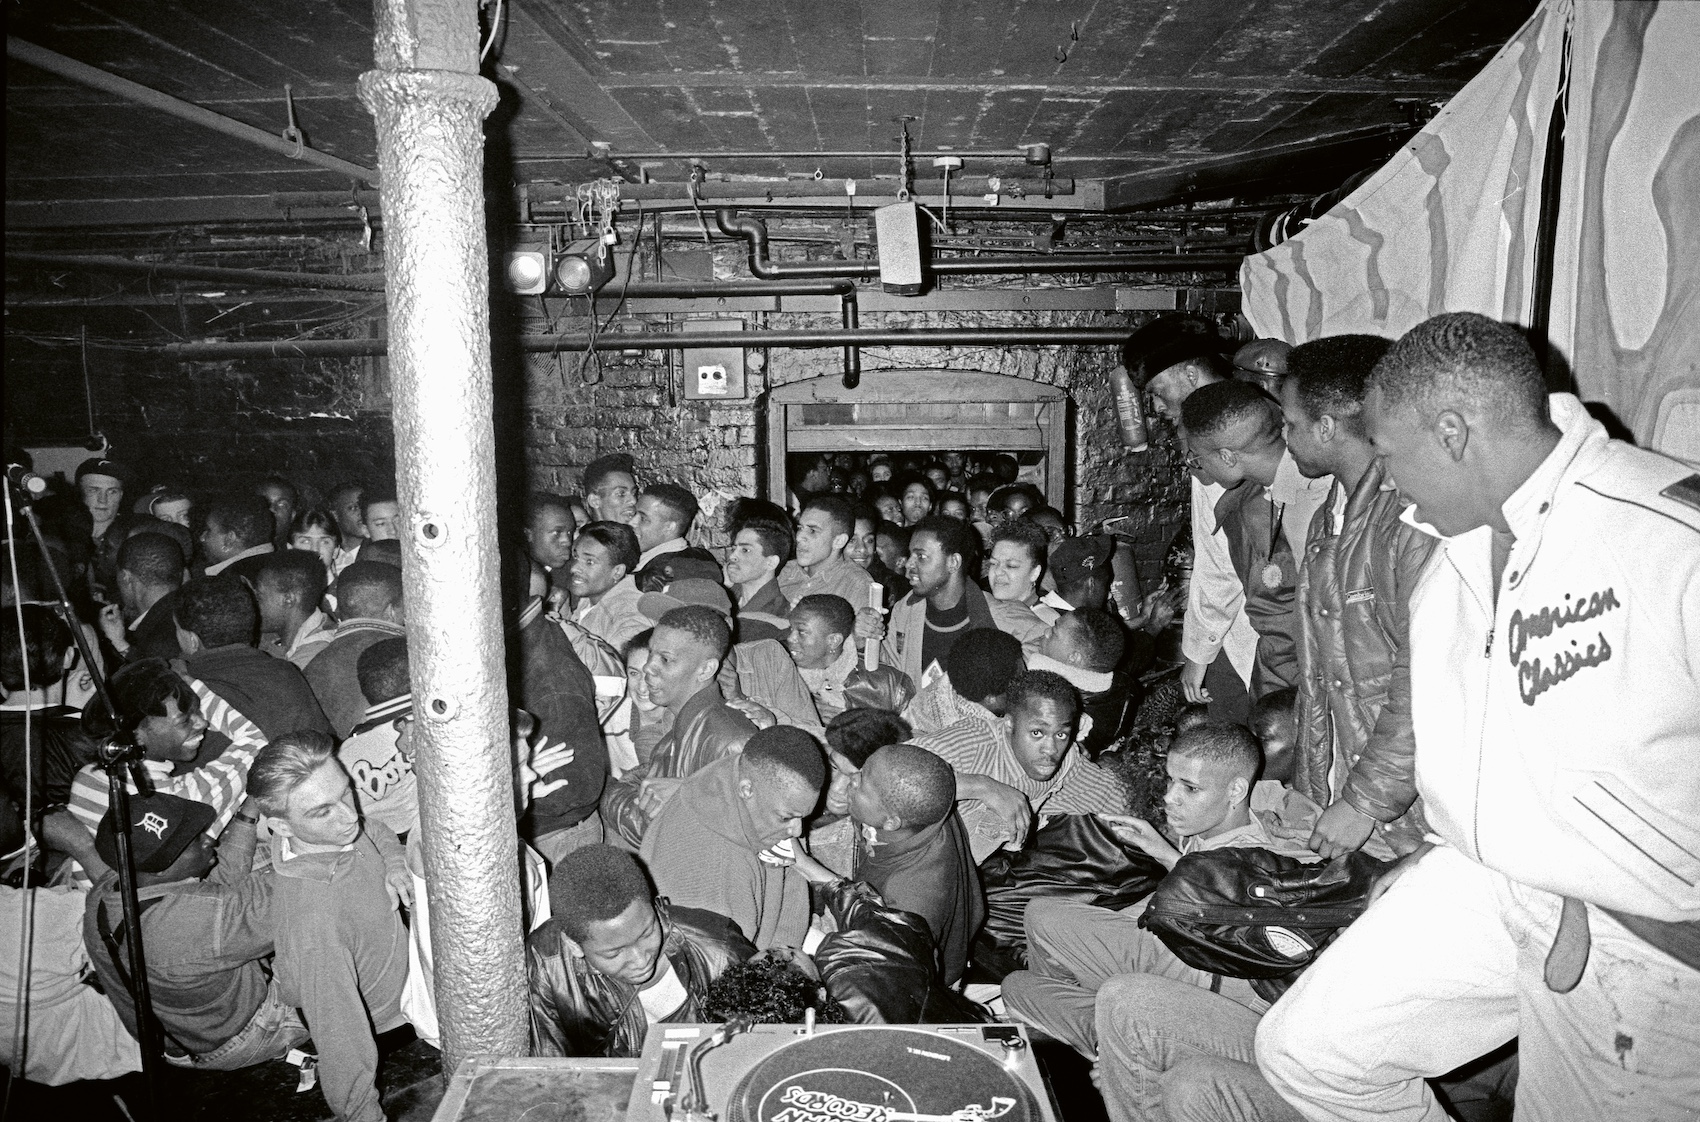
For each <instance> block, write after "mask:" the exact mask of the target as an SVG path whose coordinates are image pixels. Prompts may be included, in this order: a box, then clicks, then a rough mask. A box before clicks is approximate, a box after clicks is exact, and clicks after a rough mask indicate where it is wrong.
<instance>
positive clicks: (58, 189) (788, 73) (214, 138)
mask: <svg viewBox="0 0 1700 1122" xmlns="http://www.w3.org/2000/svg"><path fill="white" fill-rule="evenodd" d="M469 2H470V0H469ZM1534 6H1535V5H1534V2H1533V0H1508V2H1496V3H1489V4H1482V3H1469V2H1467V0H1466V2H1460V0H1329V2H1327V3H1321V4H1319V3H1315V2H1314V0H576V2H570V3H569V2H563V0H505V2H504V3H503V4H502V5H501V9H502V19H501V30H500V32H499V34H498V35H497V37H496V39H495V42H494V43H493V44H492V50H491V52H490V58H489V61H488V62H487V64H486V67H485V73H486V74H487V75H488V76H490V77H493V78H495V79H496V80H498V81H499V82H500V83H501V85H502V86H503V90H504V100H503V109H501V110H498V113H497V115H496V117H495V118H493V123H492V126H491V127H492V129H493V130H498V131H497V133H496V135H494V136H493V137H492V140H493V141H494V143H492V145H491V147H490V151H491V152H492V153H493V154H495V155H496V156H497V157H498V158H499V157H500V155H501V154H503V153H508V154H511V158H512V163H513V179H514V180H515V181H516V182H521V183H524V182H538V181H560V182H568V183H572V182H581V181H584V180H587V179H591V178H595V177H598V176H605V175H609V174H615V173H617V174H620V175H622V176H623V177H625V178H627V179H636V178H638V177H639V176H640V174H646V175H647V176H648V177H649V178H652V179H657V180H663V181H674V182H678V181H682V180H683V179H684V178H685V177H686V175H687V174H688V170H689V169H688V166H687V164H686V162H685V161H684V160H681V159H671V158H667V157H666V156H655V155H643V154H644V153H681V152H702V153H711V154H719V153H728V152H793V153H806V154H805V155H796V156H786V157H783V158H759V159H758V158H749V157H727V156H721V155H709V156H707V157H705V159H704V164H705V170H706V172H707V173H708V175H709V176H710V179H711V180H718V177H721V176H728V177H735V178H736V177H745V176H754V177H764V178H769V179H771V180H772V181H774V182H778V183H779V184H781V189H780V190H779V192H778V193H783V183H784V182H785V181H786V180H787V178H790V179H793V180H795V179H799V178H805V177H812V176H813V175H814V173H815V172H816V171H817V170H819V171H821V172H822V173H823V174H824V175H826V176H827V177H829V178H830V177H842V176H858V177H871V176H890V175H894V174H895V173H896V171H897V160H896V159H895V156H891V157H882V158H879V159H871V158H868V157H864V156H850V157H824V156H820V155H817V153H821V152H830V151H877V152H893V153H894V152H895V149H896V144H895V137H896V136H897V134H898V126H897V125H896V124H895V123H894V122H893V120H892V118H893V117H896V116H899V115H909V116H912V117H913V118H914V120H913V122H912V123H910V125H909V131H910V135H911V136H912V138H913V141H914V145H915V147H916V149H917V150H918V151H919V152H921V153H923V156H922V158H920V159H917V160H916V161H915V166H916V174H917V175H918V176H921V177H933V176H936V175H937V173H936V172H934V171H933V170H932V160H931V155H930V153H931V152H932V151H934V150H938V149H947V148H948V149H954V150H969V151H972V152H980V151H985V150H998V151H1001V152H1002V153H1005V154H1004V155H1001V156H998V157H995V158H994V157H973V156H970V157H969V158H968V159H967V160H966V165H967V166H966V167H965V168H964V172H965V174H968V175H970V176H974V175H978V176H984V175H987V174H1004V175H1010V174H1021V173H1022V172H1023V168H1022V160H1021V156H1020V155H1019V154H1017V152H1016V148H1017V146H1018V145H1022V144H1028V143H1034V142H1044V143H1048V144H1049V145H1051V149H1052V152H1053V154H1054V157H1055V160H1056V163H1055V172H1056V175H1057V176H1059V177H1070V178H1079V179H1090V178H1108V179H1110V181H1111V182H1115V181H1116V177H1129V176H1131V177H1134V178H1135V179H1138V177H1140V176H1146V177H1151V176H1161V175H1163V174H1165V173H1166V172H1167V171H1169V170H1170V169H1173V168H1175V167H1176V166H1179V165H1190V164H1194V163H1196V162H1198V161H1205V160H1210V159H1214V158H1222V157H1235V156H1238V155H1241V154H1244V153H1247V152H1253V153H1255V152H1258V151H1263V150H1274V151H1276V152H1277V153H1291V152H1293V151H1298V152H1301V153H1302V152H1303V150H1304V149H1305V148H1306V147H1307V146H1309V145H1312V144H1315V143H1316V142H1318V141H1322V140H1326V139H1327V138H1330V137H1339V136H1347V137H1362V136H1365V135H1368V136H1371V137H1375V136H1380V137H1382V140H1381V143H1382V145H1383V147H1384V148H1385V145H1386V139H1385V133H1384V131H1383V130H1386V129H1389V128H1391V127H1395V126H1398V125H1400V124H1401V123H1404V122H1407V121H1408V119H1409V112H1410V108H1409V106H1408V105H1407V104H1405V103H1406V102H1415V103H1417V104H1419V105H1420V104H1424V103H1430V102H1435V101H1440V100H1444V99H1445V98H1447V97H1449V96H1450V95H1451V94H1452V93H1454V92H1455V91H1456V90H1457V89H1458V88H1459V87H1461V86H1462V85H1463V84H1464V83H1465V82H1466V81H1467V80H1468V79H1469V78H1470V77H1471V76H1473V75H1474V74H1475V73H1476V72H1477V71H1478V70H1480V69H1481V67H1482V66H1483V65H1484V64H1485V63H1486V62H1487V60H1488V59H1489V58H1490V57H1491V56H1492V55H1493V53H1494V52H1495V51H1496V50H1498V48H1499V47H1500V46H1501V44H1503V43H1504V42H1505V41H1506V40H1507V39H1508V38H1509V37H1510V36H1511V34H1512V33H1513V32H1514V31H1515V30H1516V28H1517V26H1518V25H1519V24H1520V23H1521V22H1522V21H1523V20H1524V19H1525V18H1526V17H1527V16H1528V14H1529V13H1530V12H1531V11H1532V10H1533V8H1534ZM495 11H496V8H495V7H494V6H492V7H487V8H486V9H485V10H484V12H483V16H482V18H483V21H484V25H485V26H486V27H488V26H489V24H490V21H491V18H492V15H493V14H494V12H495ZM7 16H8V25H7V30H8V33H9V35H12V36H16V37H17V38H19V39H23V40H28V41H29V42H31V43H34V44H37V45H39V46H42V47H45V48H48V49H49V50H52V51H56V52H58V53H60V54H63V55H66V56H69V57H71V58H73V59H76V60H79V61H81V62H84V63H88V64H90V65H93V66H96V67H99V68H101V69H103V70H106V71H109V72H111V73H114V74H118V75H121V76H123V77H125V78H129V79H131V80H133V81H135V82H138V83H141V84H142V85H145V86H148V87H151V88H153V89H155V90H159V91H162V92H165V93H168V94H171V95H173V96H175V97H178V98H181V99H184V100H186V101H190V102H193V103H195V104H197V105H200V106H204V107H206V108H208V109H211V110H214V111H216V112H217V113H220V114H223V115H225V116H228V117H230V118H233V119H235V120H238V121H242V122H246V123H247V124H250V125H254V126H257V127H259V128H262V129H265V130H266V131H268V132H271V133H274V134H275V133H280V132H281V131H282V130H283V128H284V126H285V124H286V118H285V108H284V87H285V85H286V84H287V85H290V86H291V87H292V89H293V100H294V106H295V113H296V119H297V121H298V123H299V124H300V126H301V128H302V129H303V130H304V132H305V133H306V136H307V139H308V142H309V143H310V144H311V145H312V146H313V147H314V148H316V149H319V150H321V151H324V152H328V153H332V154H335V155H337V156H340V157H343V158H344V159H347V160H350V161H353V162H355V163H358V164H364V165H367V166H375V161H376V144H375V141H374V137H373V132H372V122H371V118H370V117H369V116H368V115H367V113H366V111H365V110H364V109H363V108H362V107H361V105H360V104H359V102H358V101H357V100H356V97H355V93H354V83H355V79H356V77H357V76H358V75H359V74H360V73H361V72H363V71H365V70H367V69H370V68H371V65H372V61H371V60H372V29H371V24H372V12H371V5H370V3H369V2H368V0H25V2H22V3H18V2H14V3H10V4H8V5H7ZM6 87H7V89H6V199H7V204H8V221H9V223H13V224H23V225H34V224H39V223H40V222H41V221H43V214H44V209H45V208H44V207H43V205H42V204H45V203H48V202H49V201H56V200H80V201H82V204H81V205H78V206H73V207H70V208H63V207H62V208H60V211H61V214H62V215H63V218H64V220H65V221H67V222H74V223H80V222H83V221H95V220H96V219H97V218H98V216H99V215H101V214H103V213H113V214H115V213H117V212H118V210H119V208H120V207H128V206H130V205H131V204H130V203H129V201H130V200H147V201H148V202H147V204H146V205H145V206H144V207H143V208H142V209H143V210H144V211H145V212H147V213H152V214H157V215H160V216H169V215H173V214H181V215H185V216H187V215H190V214H193V213H195V205H201V206H203V207H205V206H208V205H210V204H209V200H216V199H219V198H225V199H230V198H237V197H246V198H253V197H269V196H273V195H276V194H278V193H288V192H312V191H336V190H347V189H348V186H349V180H348V179H347V178H346V177H344V176H339V175H338V174H336V173H335V172H331V171H325V170H320V169H317V168H314V167H312V166H309V165H306V164H303V163H299V162H294V161H291V160H289V159H287V158H284V157H281V156H278V155H275V154H272V153H268V152H266V151H263V150H261V149H258V148H254V147H250V146H248V145H246V144H244V143H242V142H240V141H237V140H234V139H231V138H229V137H226V136H222V135H219V134H217V133H214V132H210V131H207V130H205V129H202V128H200V127H197V126H195V125H191V124H188V123H186V122H183V121H181V120H177V119H175V118H172V117H169V116H166V115H164V114H162V113H160V112H159V111H157V110H155V109H151V108H144V107H142V106H140V105H136V104H133V103H130V102H127V101H124V100H122V99H120V98H117V97H115V96H113V95H111V94H106V93H101V92H97V91H95V90H92V89H88V88H86V87H83V86H79V85H77V84H74V83H72V82H70V81H67V80H66V79H63V78H59V77H55V76H53V75H50V74H47V73H45V72H43V71H41V70H38V69H36V68H35V67H33V66H30V65H28V64H25V63H21V62H17V61H14V60H12V59H10V58H9V59H8V62H7V72H6ZM597 144H602V145H606V146H607V151H609V152H611V153H612V154H613V155H614V157H615V159H614V160H612V161H610V160H607V159H602V158H589V154H590V153H591V152H592V149H593V146H594V145H597ZM1370 158H1372V159H1373V158H1374V153H1371V155H1370ZM1354 159H1355V160H1356V161H1357V162H1358V163H1359V164H1362V163H1363V162H1364V160H1365V155H1364V153H1363V152H1360V151H1357V150H1355V149H1354V150H1352V151H1351V152H1350V153H1345V152H1342V153H1339V154H1337V155H1336V156H1334V157H1330V159H1327V160H1317V159H1309V160H1307V159H1305V158H1303V157H1302V155H1301V156H1299V157H1298V158H1297V159H1293V158H1288V159H1287V160H1285V162H1284V163H1283V165H1282V166H1283V167H1284V168H1289V169H1291V170H1292V171H1293V172H1294V174H1295V175H1296V178H1293V177H1292V176H1288V179H1289V180H1290V182H1288V183H1287V184H1285V185H1287V186H1292V185H1295V184H1296V185H1304V186H1308V185H1310V184H1309V182H1307V180H1308V181H1314V180H1317V179H1318V178H1319V177H1320V178H1321V181H1322V185H1327V183H1328V182H1329V180H1328V177H1329V176H1332V177H1333V179H1335V180H1337V179H1338V178H1339V177H1340V176H1341V175H1343V174H1344V173H1345V172H1348V171H1350V170H1353V168H1352V166H1351V164H1350V162H1351V161H1352V160H1354ZM640 169H641V173H640ZM100 200H111V201H113V202H114V203H118V206H114V205H113V203H107V204H98V201H100ZM168 200H196V204H193V205H192V204H189V203H183V202H169V203H168V202H167V201H168ZM119 201H122V202H121V203H119ZM103 206H104V209H103ZM132 209H133V208H132ZM217 212H218V208H217V207H216V206H212V207H211V209H210V210H208V213H217Z"/></svg>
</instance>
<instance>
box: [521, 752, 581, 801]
mask: <svg viewBox="0 0 1700 1122" xmlns="http://www.w3.org/2000/svg"><path fill="white" fill-rule="evenodd" d="M573 752H574V749H571V748H568V747H567V745H566V742H565V741H562V742H561V743H559V744H549V743H546V742H544V741H541V740H540V741H539V742H538V743H536V744H534V745H532V747H531V749H530V751H529V752H528V753H527V759H526V761H525V762H524V763H522V764H521V765H520V782H521V783H523V784H524V785H525V791H526V794H527V795H528V796H529V797H530V798H531V799H532V801H534V802H535V801H536V800H538V799H541V798H544V797H545V796H548V795H552V794H554V793H555V792H556V791H559V790H560V789H561V788H563V787H565V786H566V785H567V783H568V782H569V781H568V780H567V779H564V778H563V779H547V780H546V779H544V778H543V777H544V776H545V775H549V774H550V773H552V772H557V771H560V770H561V769H562V768H564V767H566V766H567V765H568V764H570V763H572V762H573Z"/></svg>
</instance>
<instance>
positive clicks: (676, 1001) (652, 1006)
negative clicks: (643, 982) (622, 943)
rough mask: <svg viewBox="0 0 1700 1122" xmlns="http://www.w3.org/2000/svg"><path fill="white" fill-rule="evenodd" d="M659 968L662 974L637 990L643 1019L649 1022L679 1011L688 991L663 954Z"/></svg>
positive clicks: (687, 996)
mask: <svg viewBox="0 0 1700 1122" xmlns="http://www.w3.org/2000/svg"><path fill="white" fill-rule="evenodd" d="M660 969H661V970H662V971H663V973H662V975H661V976H660V977H659V978H657V979H655V982H654V983H653V984H652V985H650V986H648V987H647V988H645V989H641V990H639V991H638V1001H639V1002H640V1003H641V1004H642V1005H643V1015H644V1019H645V1020H647V1021H648V1022H649V1023H650V1024H652V1025H653V1024H654V1023H655V1022H657V1021H659V1020H661V1019H662V1018H663V1017H666V1016H668V1015H670V1014H672V1013H676V1012H678V1011H679V1006H681V1005H683V1004H684V1003H685V1001H686V999H687V998H689V997H690V996H691V994H690V991H689V990H687V989H685V983H683V982H681V981H679V974H678V972H677V971H675V970H674V969H673V963H672V962H671V961H669V960H668V958H667V956H666V955H665V954H664V955H662V956H661V966H660Z"/></svg>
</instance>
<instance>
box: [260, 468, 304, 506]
mask: <svg viewBox="0 0 1700 1122" xmlns="http://www.w3.org/2000/svg"><path fill="white" fill-rule="evenodd" d="M260 487H281V488H282V489H283V491H284V493H285V494H286V495H288V496H289V501H290V502H291V503H293V504H295V505H296V506H300V505H301V488H299V487H297V486H296V485H295V484H293V483H291V482H290V481H289V480H287V479H285V478H284V477H283V476H281V475H279V474H277V473H276V472H275V471H274V472H272V473H271V474H270V475H268V476H266V477H265V478H264V479H262V480H260ZM254 493H255V494H259V487H256V488H255V489H254Z"/></svg>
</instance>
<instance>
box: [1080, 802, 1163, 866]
mask: <svg viewBox="0 0 1700 1122" xmlns="http://www.w3.org/2000/svg"><path fill="white" fill-rule="evenodd" d="M1098 820H1099V821H1101V822H1103V823H1104V824H1105V825H1106V826H1108V827H1109V828H1110V832H1111V833H1113V834H1115V835H1116V837H1118V838H1121V839H1122V840H1123V841H1126V842H1130V843H1132V844H1133V845H1136V846H1138V847H1139V848H1140V849H1142V850H1144V851H1145V853H1146V854H1147V855H1148V856H1149V857H1151V859H1152V860H1154V861H1156V862H1157V863H1158V864H1159V865H1161V866H1163V868H1165V869H1173V868H1174V867H1175V865H1176V864H1177V863H1178V862H1179V861H1180V859H1181V851H1180V850H1178V849H1176V848H1175V847H1174V846H1172V845H1170V844H1169V839H1168V838H1165V837H1164V836H1163V835H1162V834H1160V833H1158V832H1157V827H1155V826H1153V825H1152V824H1151V823H1149V822H1147V821H1146V820H1145V819H1143V818H1135V817H1133V816H1132V815H1129V814H1099V815H1098Z"/></svg>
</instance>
